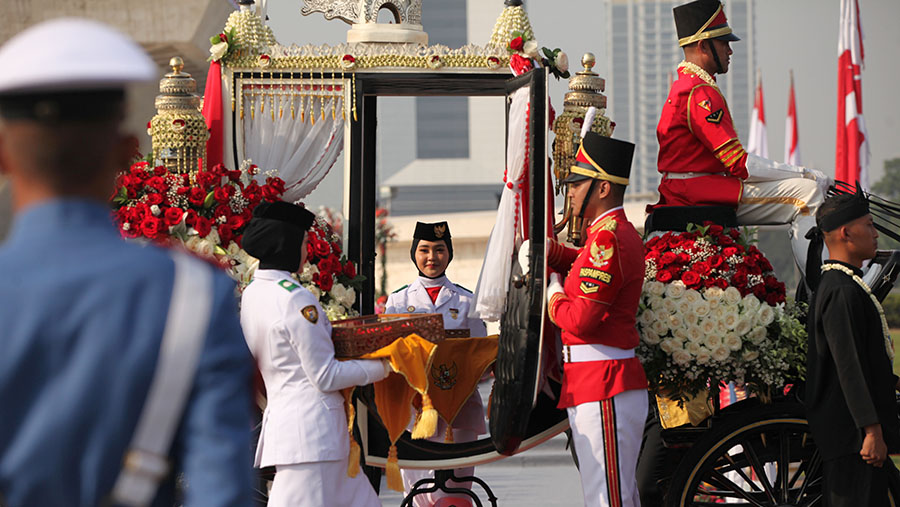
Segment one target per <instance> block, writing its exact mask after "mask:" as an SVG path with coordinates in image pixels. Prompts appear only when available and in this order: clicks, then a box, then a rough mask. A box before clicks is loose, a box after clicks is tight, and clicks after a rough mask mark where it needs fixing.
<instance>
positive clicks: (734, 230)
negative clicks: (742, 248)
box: [728, 229, 741, 239]
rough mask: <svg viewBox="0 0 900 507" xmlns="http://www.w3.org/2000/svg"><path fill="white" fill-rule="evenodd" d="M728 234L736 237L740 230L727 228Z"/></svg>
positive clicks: (738, 235)
mask: <svg viewBox="0 0 900 507" xmlns="http://www.w3.org/2000/svg"><path fill="white" fill-rule="evenodd" d="M728 235H729V236H731V237H732V238H733V239H738V238H739V237H740V236H741V231H740V230H738V229H729V230H728Z"/></svg>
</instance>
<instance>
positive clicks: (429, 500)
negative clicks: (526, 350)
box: [400, 391, 478, 507]
mask: <svg viewBox="0 0 900 507" xmlns="http://www.w3.org/2000/svg"><path fill="white" fill-rule="evenodd" d="M476 394H477V391H476ZM446 431H447V423H446V422H444V420H443V419H438V428H437V431H435V432H434V436H432V437H431V438H429V439H428V440H431V441H432V442H443V441H444V439H445V438H446ZM477 438H478V435H477V434H476V433H475V432H474V431H472V430H463V429H454V430H453V441H454V442H456V443H460V442H471V441H473V440H476V439H477ZM474 473H475V467H465V468H456V469H454V472H453V475H455V476H457V477H470V476H472V475H473V474H474ZM400 475H401V476H402V477H403V488H404V490H405V492H406V494H409V492H410V490H412V488H413V486H414V485H415V484H416V482H418V481H420V480H422V479H425V478H428V477H434V470H407V469H402V470H400ZM447 486H449V487H452V488H465V489H472V483H471V482H469V481H467V482H456V481H447ZM447 496H454V497H465V495H461V494H456V495H450V494H449V493H444V492H443V491H435V492H433V493H425V494H422V495H416V497H415V498H413V507H431V506H432V505H434V504H435V502H437V501H438V499H440V498H444V497H447ZM466 498H468V497H466Z"/></svg>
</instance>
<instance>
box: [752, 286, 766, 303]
mask: <svg viewBox="0 0 900 507" xmlns="http://www.w3.org/2000/svg"><path fill="white" fill-rule="evenodd" d="M753 295H754V296H756V297H757V298H759V299H760V300H763V301H765V299H766V288H765V287H763V285H762V284H760V285H757V286H756V287H753Z"/></svg>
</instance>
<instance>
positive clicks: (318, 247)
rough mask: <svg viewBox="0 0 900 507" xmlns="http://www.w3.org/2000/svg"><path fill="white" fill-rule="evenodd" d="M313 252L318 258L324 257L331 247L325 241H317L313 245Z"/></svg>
mask: <svg viewBox="0 0 900 507" xmlns="http://www.w3.org/2000/svg"><path fill="white" fill-rule="evenodd" d="M313 252H314V253H315V254H316V255H318V256H319V257H325V256H327V255H328V254H330V253H331V246H329V245H328V242H327V241H324V240H321V239H317V240H315V243H313Z"/></svg>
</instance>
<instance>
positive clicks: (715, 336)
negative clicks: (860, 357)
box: [637, 223, 806, 398]
mask: <svg viewBox="0 0 900 507" xmlns="http://www.w3.org/2000/svg"><path fill="white" fill-rule="evenodd" d="M688 229H689V230H688V231H687V232H683V233H678V232H668V233H665V234H663V235H661V236H658V237H655V238H653V239H651V240H650V241H648V242H647V244H646V247H647V253H646V256H645V272H644V287H643V290H642V293H641V301H640V308H639V311H638V330H639V332H640V334H641V343H640V345H639V346H638V349H637V354H638V356H639V357H640V359H641V362H642V364H643V365H644V369H645V370H646V371H647V374H648V378H649V379H650V382H651V389H653V390H655V391H657V392H660V391H662V392H667V393H669V394H674V397H675V398H683V397H685V396H693V395H696V394H697V393H700V392H702V391H705V390H707V389H708V386H709V382H710V379H712V381H713V382H730V381H734V382H737V383H743V384H747V385H748V387H749V388H750V390H751V391H754V392H766V391H767V390H768V388H770V387H772V386H781V385H784V384H786V383H788V382H789V381H790V379H791V378H793V377H795V376H799V377H801V378H802V377H803V376H804V375H805V357H806V330H805V328H804V327H803V325H802V324H801V323H800V320H799V318H798V317H800V316H802V314H803V313H804V308H803V307H802V306H800V305H797V304H793V303H786V301H785V288H784V284H782V283H781V282H779V281H778V280H777V279H776V278H775V276H774V274H773V272H772V265H771V264H770V263H769V261H768V260H767V259H766V258H765V256H763V254H762V252H760V251H759V250H758V249H757V248H756V247H755V246H754V245H751V244H750V242H749V241H748V239H747V237H746V235H744V234H741V232H740V231H739V230H737V229H729V230H726V229H724V228H723V227H722V226H719V225H714V224H710V223H706V224H705V225H704V226H701V227H697V226H693V225H691V226H689V227H688Z"/></svg>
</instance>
